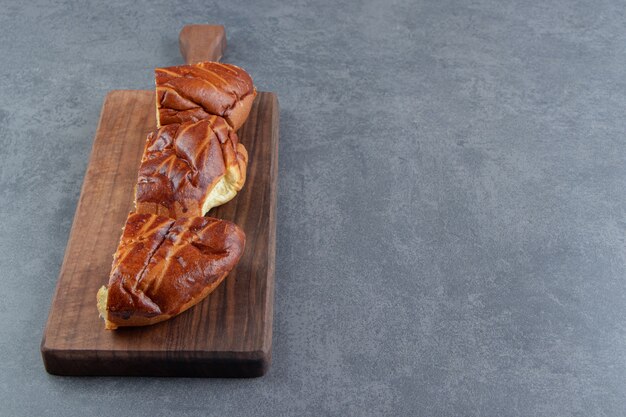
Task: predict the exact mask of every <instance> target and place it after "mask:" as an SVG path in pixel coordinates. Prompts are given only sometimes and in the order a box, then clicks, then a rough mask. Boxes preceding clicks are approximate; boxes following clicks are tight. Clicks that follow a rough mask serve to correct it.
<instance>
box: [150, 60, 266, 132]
mask: <svg viewBox="0 0 626 417" xmlns="http://www.w3.org/2000/svg"><path fill="white" fill-rule="evenodd" d="M154 75H155V83H156V109H157V127H162V126H166V125H169V124H173V123H184V122H187V121H194V122H195V121H198V120H201V119H205V118H207V117H209V116H211V115H216V116H220V117H223V118H224V119H226V121H227V122H228V124H229V125H230V126H231V127H232V128H233V129H234V130H235V131H236V130H238V129H239V128H240V127H241V125H242V124H243V123H244V122H245V121H246V119H247V118H248V114H249V113H250V109H251V108H252V103H253V102H254V97H255V96H256V89H255V88H254V84H253V83H252V78H251V77H250V75H249V74H248V73H247V72H246V71H244V70H243V69H241V68H239V67H238V66H236V65H232V64H222V63H219V62H200V63H198V64H194V65H180V66H176V67H166V68H157V69H155V70H154Z"/></svg>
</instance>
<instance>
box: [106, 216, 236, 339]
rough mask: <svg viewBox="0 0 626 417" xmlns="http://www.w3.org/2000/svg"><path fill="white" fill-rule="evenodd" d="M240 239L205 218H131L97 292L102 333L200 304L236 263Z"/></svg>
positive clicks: (225, 224) (227, 225)
mask: <svg viewBox="0 0 626 417" xmlns="http://www.w3.org/2000/svg"><path fill="white" fill-rule="evenodd" d="M244 245H245V235H244V233H243V232H242V231H241V229H240V228H239V227H237V225H235V224H234V223H231V222H229V221H226V220H218V219H215V218H211V217H191V218H183V219H178V220H173V219H169V218H166V217H160V216H156V215H153V214H137V213H131V214H130V215H129V216H128V219H127V220H126V226H125V227H124V232H123V233H122V238H121V240H120V243H119V245H118V247H117V251H116V252H115V255H114V256H113V266H112V268H111V275H110V278H109V284H108V286H103V287H102V288H100V290H99V291H98V297H97V300H98V310H99V311H100V315H101V316H102V317H103V318H104V320H105V327H106V328H107V329H115V328H117V327H120V326H145V325H149V324H154V323H158V322H160V321H163V320H167V319H169V318H170V317H173V316H175V315H177V314H180V313H182V312H183V311H185V310H187V309H188V308H190V307H192V306H193V305H195V304H197V303H198V302H200V301H201V300H203V299H204V298H205V297H206V296H207V295H208V294H209V293H210V292H211V291H213V290H214V289H215V288H216V287H217V286H218V285H219V284H220V283H221V282H222V280H223V279H224V278H225V277H226V275H228V273H229V272H230V271H231V270H232V269H233V267H234V266H235V265H236V264H237V262H238V261H239V258H240V257H241V255H242V253H243V249H244Z"/></svg>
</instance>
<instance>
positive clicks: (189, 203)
mask: <svg viewBox="0 0 626 417" xmlns="http://www.w3.org/2000/svg"><path fill="white" fill-rule="evenodd" d="M247 164H248V153H247V152H246V148H244V146H243V145H242V144H240V143H239V139H238V138H237V134H236V133H235V132H234V131H232V130H231V129H230V127H229V126H228V124H227V123H226V121H225V120H224V119H222V118H221V117H218V116H211V117H209V118H208V119H204V120H200V121H198V122H186V123H183V124H171V125H167V126H164V127H162V128H160V129H158V130H157V131H155V132H153V133H151V134H150V135H148V139H147V141H146V146H145V149H144V154H143V157H142V160H141V165H140V167H139V178H138V182H137V190H136V198H135V203H136V207H137V208H136V211H137V212H138V213H153V214H158V215H162V216H168V217H172V218H175V219H177V218H179V217H194V216H203V215H204V214H206V213H207V212H208V211H209V210H210V209H211V208H213V207H215V206H219V205H220V204H224V203H226V202H228V201H230V200H231V199H232V198H233V197H234V196H235V195H236V194H237V192H238V191H239V190H241V187H243V184H244V182H245V181H246V167H247Z"/></svg>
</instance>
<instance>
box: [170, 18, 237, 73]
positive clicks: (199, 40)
mask: <svg viewBox="0 0 626 417" xmlns="http://www.w3.org/2000/svg"><path fill="white" fill-rule="evenodd" d="M178 42H179V45H180V53H181V54H182V56H183V58H184V59H185V63H186V64H196V63H198V62H204V61H219V60H220V59H221V58H222V56H223V55H224V51H225V50H226V33H225V30H224V26H221V25H186V26H184V27H183V28H182V30H181V31H180V34H179V36H178Z"/></svg>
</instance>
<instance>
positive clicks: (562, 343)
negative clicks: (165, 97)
mask: <svg viewBox="0 0 626 417" xmlns="http://www.w3.org/2000/svg"><path fill="white" fill-rule="evenodd" d="M625 21H626V16H625V8H624V3H623V2H620V1H616V0H597V1H593V2H592V1H587V2H584V1H566V0H554V1H510V0H504V1H496V0H472V1H465V2H464V1H449V0H443V1H434V0H433V1H428V2H427V1H411V0H391V1H382V0H380V1H375V0H364V1H360V2H356V1H355V2H351V1H348V0H338V1H319V2H305V1H290V2H284V3H283V4H278V3H273V2H269V1H255V2H252V1H251V2H249V3H244V2H240V1H224V2H211V1H206V2H203V1H181V2H175V1H172V0H168V1H154V0H151V1H147V0H143V1H133V2H130V1H129V2H121V1H117V0H116V1H111V0H107V1H93V2H91V5H90V6H88V7H87V6H86V4H85V3H83V2H78V1H69V0H66V1H61V2H58V3H51V2H48V1H41V0H40V1H20V2H17V1H8V0H0V28H1V31H2V42H1V44H0V53H1V56H2V59H1V60H0V149H1V151H0V216H1V217H2V220H3V221H2V234H1V237H0V267H1V271H2V276H1V278H0V288H1V290H0V294H1V295H0V352H1V354H0V358H1V359H0V404H1V405H0V415H2V416H92V415H93V416H108V417H114V416H131V415H133V416H180V417H184V416H207V415H215V416H257V415H267V416H326V415H329V416H334V415H342V416H370V415H371V416H379V415H389V416H413V415H415V416H418V415H421V416H585V417H588V416H623V415H625V414H626V411H625V410H626V325H625V323H626V241H625V237H626V233H625V232H626V192H625V191H626V139H625V132H626V117H624V115H625V108H626V81H625V80H626V47H625V45H626V30H625V29H626V27H625V25H624V22H625ZM206 22H214V23H223V24H225V25H226V26H227V32H228V40H229V46H228V52H227V54H226V56H225V61H227V62H233V63H236V64H238V65H241V66H243V67H245V68H246V69H248V70H249V71H250V73H251V74H252V75H253V77H254V79H255V81H256V84H257V85H258V87H259V89H261V90H265V91H274V92H276V93H278V96H279V99H280V104H281V125H280V129H281V144H280V169H279V171H280V185H279V200H278V248H277V267H276V304H275V318H274V328H275V332H274V363H273V366H272V368H271V371H270V372H269V374H268V375H266V376H265V377H263V378H260V379H253V380H211V379H163V378H63V377H54V376H50V375H48V374H47V373H46V372H45V371H44V368H43V365H42V361H41V358H40V354H39V343H40V340H41V335H42V331H43V327H44V324H45V320H46V317H47V313H48V309H49V306H50V302H51V296H52V291H53V289H54V287H55V284H56V279H57V273H58V271H59V268H60V265H61V261H62V258H63V253H64V248H65V243H66V241H67V237H68V233H69V229H70V225H71V222H72V217H73V214H74V210H75V207H76V202H77V199H78V195H79V190H80V186H81V183H82V180H83V176H84V171H85V166H86V163H87V158H88V155H89V151H90V148H91V144H92V140H93V134H94V131H95V128H96V123H97V120H98V115H99V112H100V107H101V104H102V99H103V97H104V95H105V94H106V92H107V91H108V90H111V89H121V88H130V89H149V88H152V69H153V68H154V67H155V66H163V65H174V64H178V63H180V62H181V59H180V57H179V52H178V45H177V35H178V31H179V30H180V28H181V27H182V25H183V24H186V23H206Z"/></svg>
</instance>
